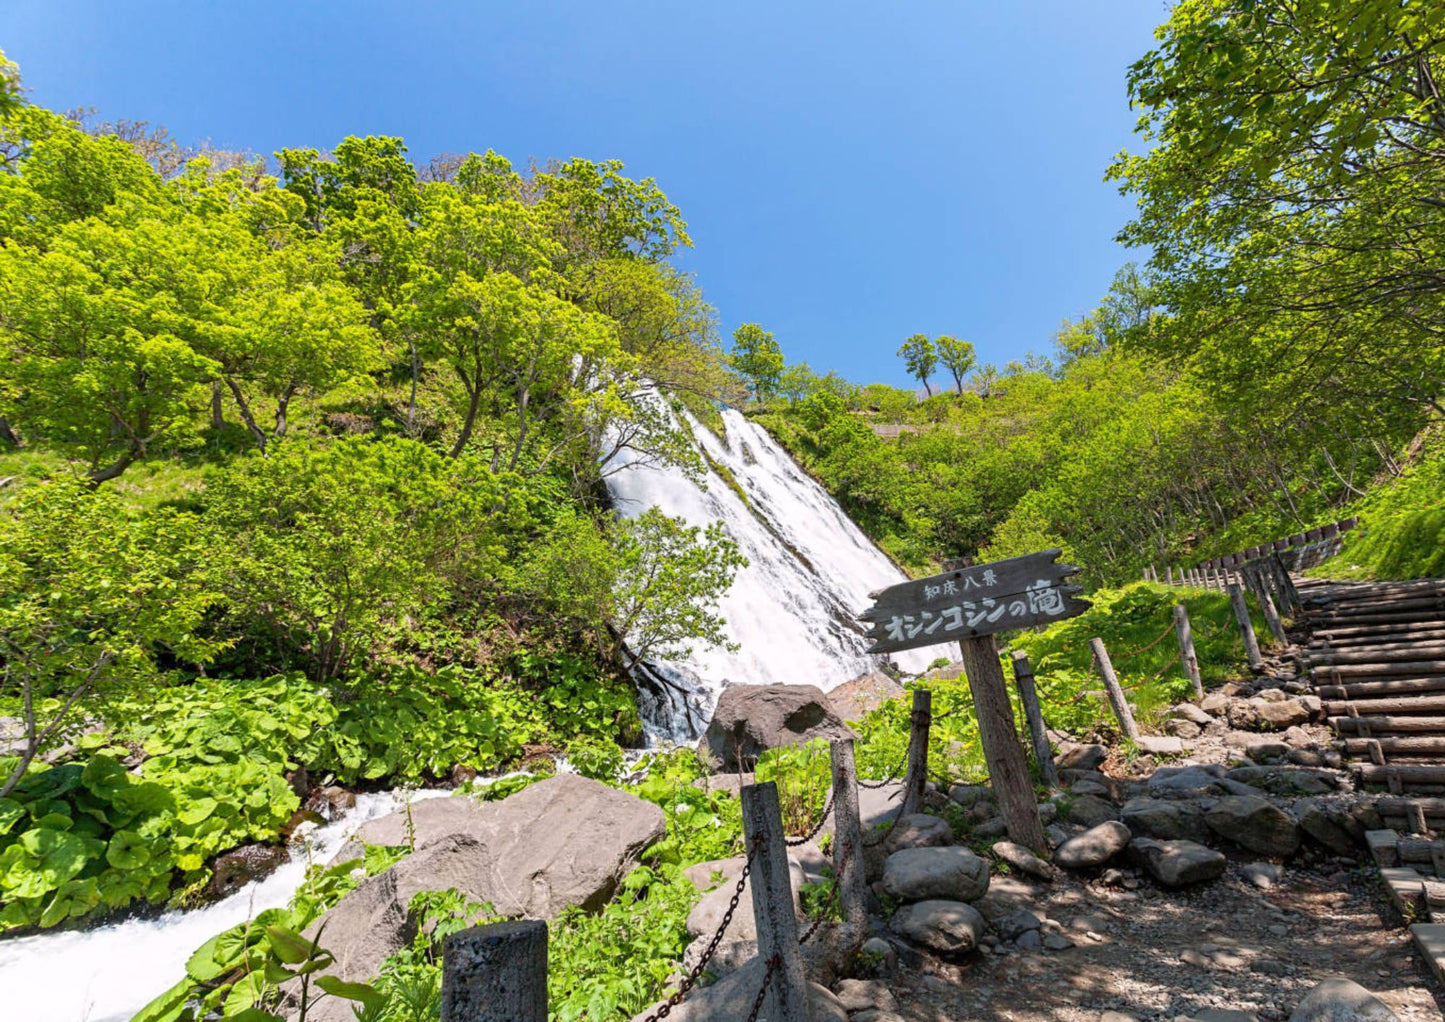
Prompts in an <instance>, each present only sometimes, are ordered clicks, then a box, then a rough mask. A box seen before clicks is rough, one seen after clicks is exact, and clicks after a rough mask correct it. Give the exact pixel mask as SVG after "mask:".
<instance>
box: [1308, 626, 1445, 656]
mask: <svg viewBox="0 0 1445 1022" xmlns="http://www.w3.org/2000/svg"><path fill="white" fill-rule="evenodd" d="M1421 646H1440V647H1445V628H1421V629H1418V630H1417V631H1413V632H1394V633H1391V634H1389V635H1357V636H1351V637H1349V638H1345V639H1330V640H1325V639H1312V640H1311V641H1310V644H1309V646H1308V647H1307V648H1306V649H1305V651H1304V655H1305V656H1307V657H1325V656H1331V655H1333V654H1335V653H1352V654H1353V653H1366V652H1370V651H1372V650H1378V651H1380V652H1385V653H1388V652H1392V651H1394V650H1397V649H1418V648H1419V647H1421Z"/></svg>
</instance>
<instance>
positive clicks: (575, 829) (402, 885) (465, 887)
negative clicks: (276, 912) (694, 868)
mask: <svg viewBox="0 0 1445 1022" xmlns="http://www.w3.org/2000/svg"><path fill="white" fill-rule="evenodd" d="M432 807H435V808H432ZM423 808H426V814H425V819H426V830H425V840H423V830H422V827H421V825H420V824H419V823H418V818H419V816H420V815H421V814H420V812H419V811H420V810H422V809H423ZM397 815H398V816H400V817H401V819H400V821H397V820H395V819H390V818H387V819H383V820H378V821H373V822H374V823H376V824H379V825H380V826H377V827H375V828H373V829H372V830H371V834H372V836H373V837H376V836H379V839H380V841H379V843H383V844H402V843H405V841H404V839H403V840H401V841H397V840H393V839H392V835H393V833H394V830H395V828H396V827H397V826H398V825H400V826H401V827H403V828H404V827H405V815H404V814H397ZM448 821H449V822H448ZM412 823H413V827H414V829H415V832H416V835H417V842H416V844H417V847H416V851H414V852H412V854H410V855H408V856H407V857H406V858H404V859H402V860H401V861H400V862H398V863H397V864H396V865H395V866H393V867H392V868H391V869H389V870H387V871H386V872H384V873H381V874H379V875H377V876H374V877H372V878H370V879H369V880H367V881H366V882H364V883H363V884H362V885H361V886H360V887H358V888H357V889H356V890H354V891H352V892H351V893H349V894H348V895H346V897H344V898H342V899H341V901H340V902H338V903H337V904H336V905H334V906H333V907H332V908H331V909H330V910H329V911H328V912H327V913H326V914H325V915H324V916H322V917H321V919H319V920H318V921H317V922H316V924H314V925H313V926H312V927H311V929H310V930H309V931H308V935H309V936H315V935H316V934H317V933H321V945H322V946H323V947H325V948H326V949H328V950H329V951H331V953H332V954H333V955H335V957H336V962H335V964H334V965H333V966H332V967H331V968H330V969H328V970H327V972H329V973H331V974H333V975H336V976H338V977H340V978H341V979H345V980H357V981H368V980H370V979H371V978H372V977H373V976H375V975H376V971H377V969H378V968H379V967H380V965H381V962H382V960H383V959H384V958H385V957H386V956H387V955H389V954H391V953H392V952H394V951H396V950H398V949H399V948H401V947H402V946H403V945H405V944H406V943H407V942H408V941H409V940H410V939H411V937H412V935H413V934H414V932H415V925H416V924H415V920H413V919H412V918H411V916H410V913H409V911H408V905H409V904H410V902H411V899H412V897H413V896H414V895H416V894H417V893H419V892H421V891H445V890H448V889H455V890H457V891H459V892H461V893H462V894H464V895H466V897H467V898H469V899H470V900H472V901H475V902H479V903H484V904H490V905H491V906H492V907H493V908H494V909H495V910H496V912H497V913H499V914H501V915H509V916H525V917H527V918H532V919H551V918H553V917H555V916H556V915H557V914H558V913H560V912H561V911H562V910H563V909H564V908H567V907H569V906H572V905H580V906H582V907H583V908H586V909H591V910H595V909H599V908H601V907H602V906H603V905H604V904H606V903H607V901H608V900H610V899H611V897H612V896H613V894H614V893H615V892H616V890H617V888H618V885H619V884H620V883H621V881H622V878H623V877H625V876H626V875H627V874H628V873H629V872H630V871H631V870H632V869H633V868H634V867H636V866H637V864H638V860H639V857H640V855H641V854H642V852H643V851H644V850H645V849H646V848H647V847H648V846H650V845H652V844H653V843H654V842H656V841H657V840H658V839H659V838H661V837H662V836H663V834H664V833H665V832H666V820H665V818H664V817H663V813H662V810H661V809H659V808H658V807H657V806H655V805H653V804H652V803H651V802H645V801H643V800H642V799H640V798H637V797H635V796H633V795H629V794H627V793H626V792H621V791H617V790H616V789H614V788H609V787H607V786H606V785H604V784H599V783H598V782H596V781H590V780H588V779H586V778H585V777H579V776H577V775H576V774H561V775H558V776H556V777H550V778H548V779H547V780H544V781H539V782H537V783H536V784H533V785H532V786H531V787H528V788H525V789H523V790H522V791H520V792H518V793H517V794H515V795H512V796H511V797H509V798H506V799H503V800H501V801H499V802H490V803H477V802H475V801H473V800H471V799H466V798H461V797H457V798H449V799H436V800H433V801H431V802H422V803H419V804H417V805H415V806H413V807H412ZM449 826H454V827H456V828H458V829H456V830H454V831H452V832H451V833H443V831H445V830H446V829H447V828H448V827H449ZM366 827H372V824H367V825H366ZM365 829H366V828H363V830H365ZM402 833H403V834H404V829H403V831H402ZM323 926H324V927H325V930H324V932H322V927H323ZM332 1001H335V1003H336V1006H337V1011H336V1013H334V1014H328V1011H329V1009H325V1008H324V1006H325V1005H327V1004H329V1003H331V1002H332ZM313 1019H314V1022H350V1020H351V1013H350V1008H349V1007H347V1006H346V1005H345V1003H344V1002H341V1001H339V1000H337V999H335V998H327V999H326V1000H323V1001H322V1002H320V1003H319V1004H318V1006H317V1010H316V1011H315V1012H313Z"/></svg>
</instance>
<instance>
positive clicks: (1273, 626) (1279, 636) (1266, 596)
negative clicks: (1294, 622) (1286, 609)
mask: <svg viewBox="0 0 1445 1022" xmlns="http://www.w3.org/2000/svg"><path fill="white" fill-rule="evenodd" d="M1254 580H1255V595H1256V596H1258V597H1259V606H1260V609H1261V610H1263V611H1264V622H1265V624H1267V625H1269V633H1270V634H1271V635H1273V636H1274V641H1275V642H1277V643H1279V644H1280V645H1281V646H1285V645H1288V644H1289V636H1288V635H1286V634H1285V631H1284V622H1283V621H1281V620H1280V619H1279V608H1277V607H1276V606H1275V604H1274V596H1273V595H1272V594H1271V593H1270V581H1271V580H1270V579H1269V578H1268V577H1267V576H1266V574H1265V569H1264V568H1263V567H1260V566H1258V565H1257V566H1255V569H1254Z"/></svg>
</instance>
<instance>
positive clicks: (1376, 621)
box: [1304, 610, 1440, 635]
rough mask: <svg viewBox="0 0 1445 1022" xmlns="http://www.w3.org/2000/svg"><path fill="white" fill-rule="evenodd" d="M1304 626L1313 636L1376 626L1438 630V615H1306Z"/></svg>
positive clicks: (1409, 612) (1414, 613)
mask: <svg viewBox="0 0 1445 1022" xmlns="http://www.w3.org/2000/svg"><path fill="white" fill-rule="evenodd" d="M1304 624H1305V625H1306V626H1307V627H1308V628H1309V630H1310V634H1311V635H1313V634H1315V633H1317V632H1321V631H1333V630H1334V629H1336V628H1342V627H1353V626H1357V625H1359V626H1369V627H1375V626H1377V625H1400V624H1403V625H1413V626H1415V627H1417V628H1418V627H1422V626H1424V627H1429V628H1438V627H1439V626H1440V615H1439V614H1436V613H1434V612H1431V613H1428V614H1419V613H1416V612H1415V611H1412V610H1406V611H1400V612H1399V613H1397V614H1361V615H1360V616H1359V617H1319V616H1316V615H1314V614H1306V615H1305V620H1304Z"/></svg>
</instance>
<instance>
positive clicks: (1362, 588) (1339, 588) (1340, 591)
mask: <svg viewBox="0 0 1445 1022" xmlns="http://www.w3.org/2000/svg"><path fill="white" fill-rule="evenodd" d="M1307 581H1309V580H1308V579H1297V580H1295V587H1296V588H1300V585H1301V583H1303V582H1307ZM1309 589H1310V599H1313V600H1349V599H1357V598H1360V597H1365V598H1370V597H1379V596H1387V595H1395V594H1398V593H1405V594H1419V593H1445V579H1439V578H1417V579H1411V580H1409V581H1406V582H1353V583H1351V582H1337V583H1335V584H1334V585H1331V586H1328V587H1326V586H1310V587H1309Z"/></svg>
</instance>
